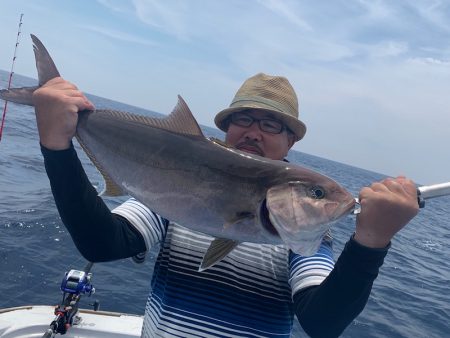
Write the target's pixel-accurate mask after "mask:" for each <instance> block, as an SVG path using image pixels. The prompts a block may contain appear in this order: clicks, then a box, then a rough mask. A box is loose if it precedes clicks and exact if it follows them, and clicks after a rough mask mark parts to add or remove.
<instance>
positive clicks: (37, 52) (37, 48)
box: [31, 34, 60, 86]
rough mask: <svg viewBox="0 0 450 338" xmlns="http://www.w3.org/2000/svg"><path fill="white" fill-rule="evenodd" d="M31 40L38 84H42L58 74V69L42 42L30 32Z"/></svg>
mask: <svg viewBox="0 0 450 338" xmlns="http://www.w3.org/2000/svg"><path fill="white" fill-rule="evenodd" d="M31 40H33V50H34V56H35V59H36V68H37V72H38V79H39V85H40V86H42V85H43V84H44V83H46V82H47V81H49V80H51V79H53V78H55V77H58V76H60V75H59V72H58V69H57V68H56V66H55V63H54V62H53V59H52V58H51V56H50V54H49V53H48V51H47V49H46V48H45V47H44V44H43V43H42V42H41V40H39V39H38V38H37V37H36V36H35V35H33V34H31Z"/></svg>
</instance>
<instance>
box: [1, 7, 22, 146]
mask: <svg viewBox="0 0 450 338" xmlns="http://www.w3.org/2000/svg"><path fill="white" fill-rule="evenodd" d="M22 18H23V14H20V20H19V28H18V30H17V38H16V46H15V47H14V56H13V59H12V63H11V71H10V72H9V81H8V90H9V89H10V88H11V81H12V77H13V74H14V64H15V62H16V59H17V47H18V46H19V39H20V34H21V32H22ZM7 108H8V101H5V105H4V106H3V116H2V123H1V125H0V141H1V140H2V135H3V126H4V125H5V118H6V110H7Z"/></svg>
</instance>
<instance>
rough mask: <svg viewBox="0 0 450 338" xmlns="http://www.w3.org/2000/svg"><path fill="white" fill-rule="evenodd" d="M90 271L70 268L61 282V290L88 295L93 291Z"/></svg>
mask: <svg viewBox="0 0 450 338" xmlns="http://www.w3.org/2000/svg"><path fill="white" fill-rule="evenodd" d="M91 277H92V274H91V273H86V272H85V271H80V270H70V271H69V272H66V274H65V276H64V278H63V280H62V282H61V291H62V292H66V293H70V294H75V295H78V294H86V293H87V294H88V296H90V295H91V294H93V293H94V292H95V288H94V287H93V286H92V284H91Z"/></svg>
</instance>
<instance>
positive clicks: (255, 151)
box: [236, 143, 264, 156]
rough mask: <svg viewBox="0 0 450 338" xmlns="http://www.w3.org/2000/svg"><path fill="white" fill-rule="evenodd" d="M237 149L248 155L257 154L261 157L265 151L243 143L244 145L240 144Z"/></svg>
mask: <svg viewBox="0 0 450 338" xmlns="http://www.w3.org/2000/svg"><path fill="white" fill-rule="evenodd" d="M236 148H237V149H239V150H241V151H244V152H246V153H251V154H256V155H259V156H264V153H263V151H262V150H261V149H260V148H259V147H257V146H252V145H249V144H246V143H243V144H238V146H237V147H236Z"/></svg>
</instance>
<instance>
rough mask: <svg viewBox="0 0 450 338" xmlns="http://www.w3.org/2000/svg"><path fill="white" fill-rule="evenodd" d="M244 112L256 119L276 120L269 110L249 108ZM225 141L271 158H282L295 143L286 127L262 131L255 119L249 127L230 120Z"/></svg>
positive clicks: (246, 150) (240, 148)
mask: <svg viewBox="0 0 450 338" xmlns="http://www.w3.org/2000/svg"><path fill="white" fill-rule="evenodd" d="M244 114H246V115H248V116H250V117H253V118H255V119H257V120H259V119H271V120H275V121H278V120H276V118H275V117H273V116H272V114H271V113H270V112H266V111H261V110H252V109H250V110H246V111H245V112H244ZM269 125H270V123H269ZM225 142H226V143H227V144H228V145H230V146H232V147H235V148H237V149H239V150H241V151H245V152H248V153H253V154H257V155H260V156H264V157H267V158H270V159H272V160H282V159H284V158H285V157H286V155H287V153H288V151H289V149H290V148H291V147H292V145H293V144H294V143H295V137H294V135H292V134H291V133H289V132H288V131H287V130H286V128H284V130H283V131H282V132H281V133H279V134H274V133H270V132H267V131H263V130H261V129H260V125H259V123H258V122H257V121H254V122H253V123H252V124H251V125H250V126H249V127H242V126H239V125H236V124H234V123H233V122H231V123H230V125H229V127H228V131H227V134H226V137H225Z"/></svg>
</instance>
